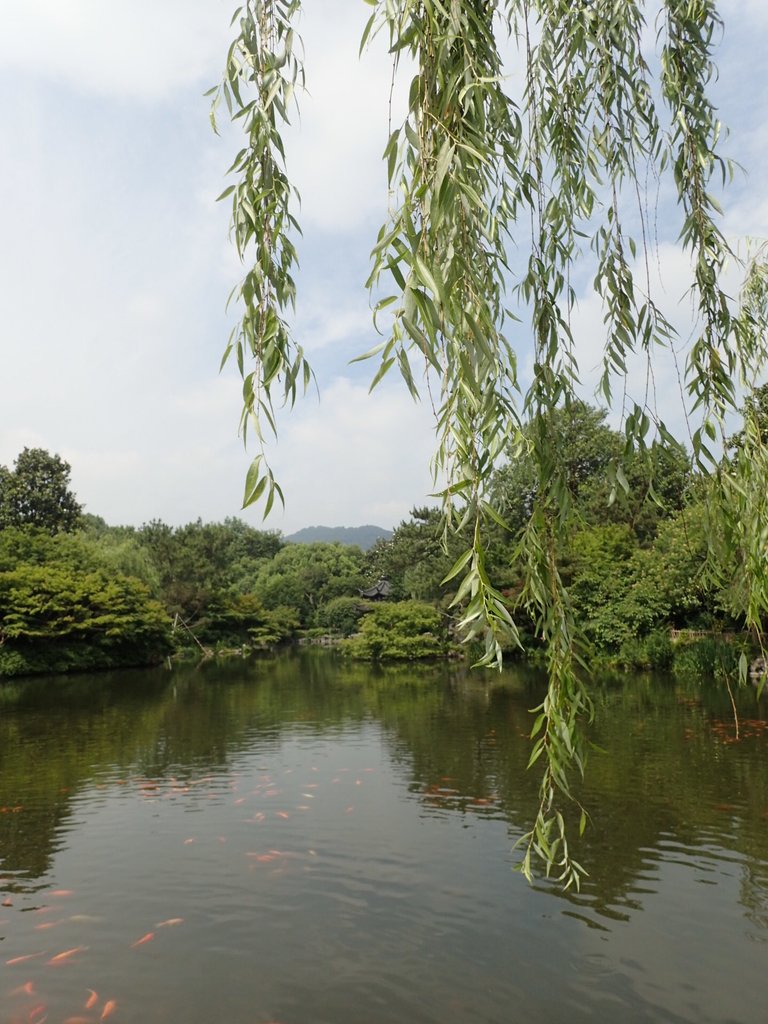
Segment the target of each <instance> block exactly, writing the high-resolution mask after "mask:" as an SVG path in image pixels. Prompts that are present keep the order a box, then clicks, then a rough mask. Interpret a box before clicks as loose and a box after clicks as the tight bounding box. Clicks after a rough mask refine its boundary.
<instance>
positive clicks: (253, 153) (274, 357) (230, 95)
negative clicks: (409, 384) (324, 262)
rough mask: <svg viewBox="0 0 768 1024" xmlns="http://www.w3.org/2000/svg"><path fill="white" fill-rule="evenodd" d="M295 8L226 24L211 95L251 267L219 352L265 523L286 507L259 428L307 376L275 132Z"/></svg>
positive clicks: (286, 94) (268, 7)
mask: <svg viewBox="0 0 768 1024" xmlns="http://www.w3.org/2000/svg"><path fill="white" fill-rule="evenodd" d="M300 9H301V3H300V0H248V2H247V3H246V4H244V5H243V6H242V7H239V8H238V9H237V10H236V11H235V14H234V16H233V18H232V23H233V24H234V23H237V26H238V34H237V36H236V37H235V39H234V41H233V42H232V45H231V46H230V48H229V53H228V54H227V63H226V69H225V74H224V78H223V81H222V83H221V84H220V85H219V86H218V87H216V88H215V89H213V90H211V91H210V93H209V94H210V95H212V97H213V99H212V102H211V123H212V125H213V128H214V130H216V111H217V107H218V106H219V104H220V102H221V100H222V99H223V100H224V103H225V105H226V107H227V111H228V113H229V115H230V117H231V119H232V121H233V122H235V123H236V124H238V125H240V126H241V128H242V131H243V133H244V135H245V137H246V144H245V146H244V147H243V148H242V149H241V150H240V151H239V152H238V154H237V156H236V157H235V159H234V161H233V163H232V166H231V167H230V168H229V171H228V173H229V174H234V175H236V176H237V181H236V183H235V184H232V185H229V186H228V187H227V188H226V189H225V190H224V191H223V192H222V194H221V195H220V196H219V199H225V198H227V197H228V196H231V197H232V237H233V239H234V243H235V247H236V250H237V254H238V256H239V257H240V260H241V261H243V262H247V263H250V267H249V269H248V272H247V273H246V275H245V277H244V278H243V280H242V281H241V282H240V284H239V285H238V286H237V287H236V288H235V289H234V291H233V292H232V294H231V296H230V302H231V301H233V300H234V301H236V302H237V303H238V304H239V305H240V307H241V310H242V312H241V316H240V320H239V321H238V323H237V324H236V325H235V327H234V328H233V330H232V333H231V335H230V338H229V342H228V344H227V347H226V349H225V351H224V356H223V358H222V366H223V365H224V363H225V362H226V361H227V360H228V359H229V358H230V356H231V354H232V353H233V352H234V354H235V357H236V359H237V365H238V369H239V370H240V374H241V376H242V378H243V410H242V414H241V419H240V432H241V434H242V437H243V440H244V441H245V440H246V439H247V433H248V427H249V426H250V427H252V428H253V430H254V432H255V434H256V436H257V439H258V441H259V453H258V454H257V455H256V457H255V458H254V460H253V462H252V463H251V467H250V469H249V470H248V475H247V478H246V484H245V495H244V498H243V507H244V508H245V507H246V506H248V505H251V504H253V503H254V502H256V501H258V500H259V499H260V498H262V497H264V498H265V511H264V516H265V518H266V516H267V515H269V512H270V510H271V508H272V505H273V503H274V501H275V498H276V497H277V498H279V500H280V501H281V502H282V501H283V494H282V491H281V490H280V486H279V484H278V483H277V481H276V480H275V478H274V476H273V475H272V471H271V469H270V468H269V465H268V463H267V461H266V458H265V455H264V450H263V445H262V441H263V435H262V427H263V425H264V424H266V425H267V426H269V428H270V429H271V431H272V432H273V433H275V434H276V432H277V431H276V425H275V409H274V404H273V388H274V386H275V385H276V384H278V385H280V386H281V389H282V398H283V400H284V401H285V402H287V403H288V404H290V405H293V403H294V401H295V399H296V393H297V391H298V389H299V388H304V389H306V387H307V385H308V384H309V382H310V380H311V377H312V371H311V368H310V366H309V363H308V362H307V360H306V359H305V357H304V353H303V350H302V348H301V346H300V345H297V344H295V343H294V341H293V339H292V337H291V333H290V328H289V325H288V323H287V322H286V319H285V315H286V313H288V312H290V311H292V310H293V308H294V305H295V299H296V286H295V283H294V279H293V274H294V271H295V268H296V267H297V264H298V260H297V253H296V248H295V245H294V240H293V239H294V237H295V235H297V234H300V228H299V224H298V221H297V220H296V218H295V216H294V214H293V213H292V207H293V204H294V201H295V202H298V198H299V197H298V194H297V193H296V190H295V189H294V187H293V186H292V185H291V183H290V180H289V178H288V175H287V173H286V168H285V150H284V148H283V140H282V136H281V126H282V125H285V124H287V123H288V119H289V110H290V106H291V103H292V102H293V100H294V93H295V90H296V88H297V87H303V85H304V70H303V67H302V63H301V61H300V59H299V57H298V56H297V49H298V47H299V46H300V41H299V39H298V37H297V35H296V31H295V29H294V27H293V26H294V23H295V21H296V19H297V17H298V14H299V11H300Z"/></svg>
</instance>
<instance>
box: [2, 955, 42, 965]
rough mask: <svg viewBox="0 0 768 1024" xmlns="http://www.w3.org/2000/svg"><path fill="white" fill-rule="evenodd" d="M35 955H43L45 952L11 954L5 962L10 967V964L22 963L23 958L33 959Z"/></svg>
mask: <svg viewBox="0 0 768 1024" xmlns="http://www.w3.org/2000/svg"><path fill="white" fill-rule="evenodd" d="M36 956H45V953H26V954H25V955H24V956H12V957H11V959H10V960H6V961H5V962H6V964H7V965H8V966H9V967H10V966H11V965H12V964H23V963H24V961H25V960H34V959H35V957H36Z"/></svg>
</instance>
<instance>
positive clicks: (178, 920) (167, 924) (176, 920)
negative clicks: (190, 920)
mask: <svg viewBox="0 0 768 1024" xmlns="http://www.w3.org/2000/svg"><path fill="white" fill-rule="evenodd" d="M177 924H184V918H183V917H169V918H168V920H167V921H158V922H157V924H156V925H155V928H173V926H174V925H177Z"/></svg>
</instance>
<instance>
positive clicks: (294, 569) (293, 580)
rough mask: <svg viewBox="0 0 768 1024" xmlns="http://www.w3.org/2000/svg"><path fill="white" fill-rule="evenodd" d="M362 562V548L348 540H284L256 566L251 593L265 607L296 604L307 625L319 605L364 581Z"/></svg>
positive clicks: (353, 592)
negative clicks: (276, 551)
mask: <svg viewBox="0 0 768 1024" xmlns="http://www.w3.org/2000/svg"><path fill="white" fill-rule="evenodd" d="M363 565H364V555H363V552H362V551H361V550H360V548H357V547H354V546H351V545H348V544H326V543H324V542H323V541H316V542H315V543H314V544H287V545H286V546H285V547H284V548H282V549H281V550H280V551H278V553H277V554H276V555H275V557H274V558H273V559H271V560H270V561H269V562H266V563H264V565H262V567H261V568H260V569H259V572H258V574H257V575H256V578H255V579H254V581H253V593H254V594H255V595H256V596H257V597H258V598H259V600H260V601H262V603H263V604H264V606H265V607H266V608H277V607H279V606H280V605H287V606H289V607H291V608H295V609H296V610H297V611H298V614H299V618H300V620H301V623H302V625H304V626H308V625H311V624H313V622H314V616H315V613H316V611H317V609H319V608H320V607H321V606H322V605H324V604H327V602H329V601H331V600H333V599H334V598H336V597H354V596H355V595H356V594H357V591H358V590H359V589H360V588H362V587H363V585H364V576H363Z"/></svg>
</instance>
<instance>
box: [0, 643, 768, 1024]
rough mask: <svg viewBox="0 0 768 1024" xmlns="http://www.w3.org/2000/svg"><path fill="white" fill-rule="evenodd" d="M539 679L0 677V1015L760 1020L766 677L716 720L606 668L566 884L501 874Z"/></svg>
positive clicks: (179, 673) (323, 658)
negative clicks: (577, 886) (575, 887)
mask: <svg viewBox="0 0 768 1024" xmlns="http://www.w3.org/2000/svg"><path fill="white" fill-rule="evenodd" d="M540 687H541V684H540V680H537V679H536V678H535V677H534V676H532V675H530V674H525V673H522V672H514V671H508V672H505V673H504V674H503V675H502V676H501V677H499V676H497V675H495V674H491V675H488V674H485V675H483V674H477V673H474V674H468V673H466V672H464V671H463V670H459V669H457V668H442V667H441V668H439V669H432V668H422V667H408V668H406V669H398V670H389V671H378V672H377V671H375V670H370V669H368V668H362V667H359V666H350V665H345V664H344V663H343V662H339V661H337V659H336V658H335V657H334V656H333V655H332V654H328V653H327V652H313V651H308V652H303V653H296V654H290V655H286V656H284V657H280V658H278V659H276V660H267V659H265V660H260V661H249V662H240V661H237V662H228V663H224V664H218V665H217V664H213V663H208V664H205V665H202V666H199V667H192V668H178V669H175V670H174V671H172V672H166V671H152V672H126V673H115V674H110V675H106V676H99V677H95V676H93V677H85V676H81V677H77V678H74V677H73V678H70V679H66V678H58V679H55V680H33V681H29V682H26V683H22V684H13V685H10V684H6V685H5V686H0V901H1V902H2V906H0V1024H17V1022H18V1024H21V1022H25V1024H43V1021H44V1020H47V1021H48V1022H49V1024H64V1022H65V1021H68V1020H70V1018H72V1020H73V1021H77V1022H79V1024H84V1022H85V1021H94V1022H95V1021H98V1020H99V1019H100V1018H102V1017H103V1019H104V1020H109V1021H110V1022H112V1024H139V1022H141V1024H161V1022H183V1024H219V1022H221V1024H272V1022H279V1024H406V1022H407V1024H450V1022H454V1021H455V1022H468V1024H473V1022H475V1024H513V1022H517V1021H520V1022H539V1021H546V1022H553V1024H558V1022H561V1021H562V1022H564V1024H565V1022H568V1024H579V1022H587V1021H597V1022H611V1024H613V1022H616V1021H621V1022H651V1021H653V1022H657V1021H658V1022H670V1024H679V1022H691V1024H710V1022H711V1024H725V1022H728V1024H752V1022H755V1024H757V1022H760V1024H764V1022H765V1021H766V1020H767V1019H768V756H767V755H768V694H767V695H766V697H764V698H763V699H762V701H761V702H759V703H758V701H757V698H756V695H755V693H754V692H753V691H751V690H750V691H749V692H745V693H743V694H741V695H740V696H739V710H740V715H741V717H742V722H741V737H742V738H741V739H740V740H739V741H736V740H735V736H734V729H733V723H732V715H731V711H730V703H729V700H728V696H727V693H725V691H724V689H723V687H722V686H717V685H715V684H711V685H702V686H698V685H695V684H683V683H680V682H678V681H675V680H670V679H663V678H650V677H627V678H626V679H625V680H622V681H619V682H614V683H605V684H603V685H602V686H601V687H600V688H599V689H598V691H597V694H596V702H597V720H596V722H595V725H594V728H593V729H592V736H593V738H594V740H595V742H596V743H597V744H598V745H599V746H600V747H601V748H602V750H603V751H604V752H603V753H599V752H598V753H595V754H593V755H592V758H591V761H590V764H589V768H588V778H587V781H586V783H585V784H584V786H583V787H582V791H581V794H580V795H581V797H582V798H583V800H584V801H585V803H586V805H587V807H588V809H589V811H590V813H591V815H592V822H591V825H590V826H589V827H588V829H587V832H586V833H585V836H584V838H583V840H581V841H580V842H578V843H574V853H575V856H576V858H577V859H578V860H579V861H581V862H582V863H583V864H584V865H585V866H586V868H587V869H588V871H589V877H588V878H587V879H586V880H585V882H584V884H583V886H582V891H581V893H577V894H573V893H567V894H566V893H563V892H561V891H559V890H558V889H557V887H556V886H554V885H551V884H549V883H546V882H544V881H538V882H537V883H536V884H534V885H533V886H530V885H529V884H528V883H527V882H526V881H525V879H524V878H523V877H522V876H521V875H520V874H519V873H518V872H516V871H514V870H513V866H514V864H515V863H516V861H517V859H518V857H517V854H516V853H515V852H514V851H513V849H512V847H513V844H514V842H515V840H516V839H517V838H518V837H519V836H520V835H521V834H522V833H523V832H524V831H526V830H527V829H528V827H529V826H530V823H531V821H532V818H533V816H534V814H535V807H536V795H537V794H536V790H537V782H538V779H537V776H536V774H535V770H534V771H533V772H526V771H525V765H526V762H527V759H528V756H529V752H530V740H529V739H528V732H529V730H530V726H531V717H530V715H529V713H528V709H529V708H531V707H532V706H533V705H534V704H535V703H537V702H538V699H539V697H540V692H541V689H540ZM62 954H63V955H62ZM20 958H25V959H20ZM92 993H93V994H92Z"/></svg>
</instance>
